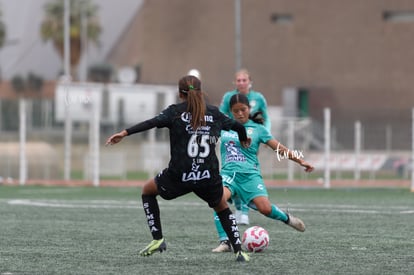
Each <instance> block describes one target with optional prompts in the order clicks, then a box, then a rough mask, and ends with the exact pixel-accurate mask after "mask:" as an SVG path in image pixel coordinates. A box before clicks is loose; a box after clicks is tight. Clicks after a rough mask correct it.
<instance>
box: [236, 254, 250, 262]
mask: <svg viewBox="0 0 414 275" xmlns="http://www.w3.org/2000/svg"><path fill="white" fill-rule="evenodd" d="M236 261H238V262H248V261H250V256H249V254H247V253H246V252H243V251H239V252H237V253H236Z"/></svg>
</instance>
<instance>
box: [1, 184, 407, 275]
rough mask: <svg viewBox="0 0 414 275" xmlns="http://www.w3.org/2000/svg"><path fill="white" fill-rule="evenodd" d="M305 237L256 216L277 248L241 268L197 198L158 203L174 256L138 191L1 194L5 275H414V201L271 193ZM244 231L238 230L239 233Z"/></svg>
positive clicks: (366, 193)
mask: <svg viewBox="0 0 414 275" xmlns="http://www.w3.org/2000/svg"><path fill="white" fill-rule="evenodd" d="M269 196H270V199H271V201H272V202H275V203H276V204H278V205H279V206H280V207H281V208H282V209H286V208H289V209H290V211H291V213H292V214H294V215H296V216H298V217H301V218H302V219H303V220H304V221H305V223H306V226H307V231H306V232H305V233H299V232H296V231H294V230H293V229H291V228H290V227H288V226H286V225H284V224H283V223H281V222H276V221H273V220H270V219H268V218H265V217H263V216H261V215H260V214H258V213H256V212H251V214H250V222H251V225H260V226H263V227H264V228H266V229H267V230H268V232H269V234H270V246H269V248H268V249H267V250H266V251H265V252H262V253H256V254H253V255H251V261H250V262H249V263H237V262H235V258H234V255H233V253H223V254H214V253H212V252H211V249H212V248H214V247H215V246H216V245H217V237H216V233H215V229H214V223H213V219H212V211H211V210H210V209H209V208H208V207H207V205H206V204H205V203H204V202H202V201H201V200H199V199H198V198H196V197H195V196H194V195H187V196H184V197H182V198H179V199H176V200H173V201H165V200H162V199H160V200H159V201H160V209H161V215H162V216H161V217H162V223H163V230H164V235H165V237H166V240H167V246H168V247H167V251H166V252H165V253H157V254H155V255H153V256H151V257H147V258H144V257H140V256H139V255H138V251H139V250H140V249H141V248H142V247H144V246H145V245H146V244H147V243H148V242H149V241H150V240H151V237H150V233H149V230H148V228H147V225H146V222H145V216H144V213H143V210H142V207H141V203H140V190H139V189H138V188H102V187H99V188H93V187H89V188H88V187H82V188H81V187H36V186H27V187H19V186H17V187H10V186H0V218H1V221H0V274H1V275H5V274H8V275H10V274H262V275H264V274H414V233H413V232H414V193H411V192H409V190H402V189H333V190H323V189H270V190H269ZM246 228H247V227H246V226H240V227H239V229H240V231H241V232H242V231H243V230H244V229H246Z"/></svg>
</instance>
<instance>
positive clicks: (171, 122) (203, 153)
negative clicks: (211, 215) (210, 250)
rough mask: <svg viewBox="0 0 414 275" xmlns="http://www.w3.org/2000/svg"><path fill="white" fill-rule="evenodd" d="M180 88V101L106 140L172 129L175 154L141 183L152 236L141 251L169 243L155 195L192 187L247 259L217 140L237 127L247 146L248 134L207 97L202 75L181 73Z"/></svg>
mask: <svg viewBox="0 0 414 275" xmlns="http://www.w3.org/2000/svg"><path fill="white" fill-rule="evenodd" d="M178 94H179V97H180V99H181V100H182V102H181V103H178V104H172V105H170V106H169V107H168V108H166V109H165V110H163V111H162V112H161V113H160V114H159V115H157V116H155V117H153V118H151V119H148V120H146V121H143V122H140V123H138V124H136V125H134V126H132V127H130V128H128V129H125V130H123V131H121V132H118V133H115V134H113V135H112V136H110V137H109V138H108V139H107V141H106V144H107V145H113V144H117V143H119V142H121V141H122V139H123V138H125V137H127V136H130V135H132V134H135V133H139V132H143V131H146V130H149V129H152V128H154V127H157V128H168V129H169V135H170V155H171V159H170V162H169V164H168V167H167V168H165V169H164V170H163V171H161V172H160V173H159V174H158V175H157V176H156V177H155V178H152V179H150V180H148V181H147V182H146V183H145V185H144V186H143V188H142V194H141V198H142V204H143V208H144V212H145V215H146V218H147V224H148V227H149V229H150V232H151V235H152V238H153V240H152V241H151V242H150V243H149V244H148V245H147V246H146V247H145V248H144V249H142V250H141V251H140V253H139V254H140V255H141V256H150V255H152V254H154V253H155V252H157V251H160V252H162V251H164V250H166V248H167V244H166V241H165V238H164V236H163V232H162V227H161V217H160V209H159V206H158V201H157V196H158V195H160V196H161V197H162V198H163V199H165V200H172V199H175V198H177V197H180V196H182V195H185V194H188V193H190V192H193V193H195V194H196V195H197V196H198V197H200V198H201V199H202V200H204V201H205V202H207V203H208V205H209V206H210V207H211V208H213V209H214V211H216V212H217V215H218V216H219V220H220V222H221V223H222V226H223V228H224V230H225V231H226V234H227V235H228V237H229V239H230V240H231V244H232V246H233V250H234V252H235V254H236V261H238V262H247V261H249V255H248V254H247V253H245V252H243V251H242V249H241V241H240V233H239V229H238V227H237V223H236V220H235V217H234V215H233V213H232V212H231V210H230V209H229V207H228V204H227V200H226V199H225V198H224V196H223V192H224V188H223V183H222V178H221V176H220V173H219V162H218V159H217V156H216V153H215V144H216V142H217V140H218V138H219V136H220V133H221V131H222V130H234V131H236V132H237V133H238V136H240V143H241V144H243V146H245V147H248V146H249V143H250V139H249V138H248V137H247V135H246V130H245V128H244V127H243V125H242V124H240V123H239V122H237V121H235V120H233V119H231V118H229V117H227V116H225V115H224V114H223V113H221V112H220V111H219V110H218V108H217V107H215V106H212V105H208V104H206V103H205V98H204V93H203V92H202V91H201V81H200V80H199V79H198V78H197V77H195V76H191V75H188V76H185V77H182V78H181V79H180V80H179V82H178ZM191 222H196V221H190V223H189V224H190V225H191Z"/></svg>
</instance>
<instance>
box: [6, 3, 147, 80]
mask: <svg viewBox="0 0 414 275" xmlns="http://www.w3.org/2000/svg"><path fill="white" fill-rule="evenodd" d="M50 1H52V0H36V1H33V0H18V1H16V0H0V9H1V13H2V17H1V20H2V21H3V22H4V23H5V25H6V42H5V45H4V46H3V48H1V49H0V70H1V71H0V73H1V78H2V79H3V80H7V79H11V78H12V77H13V76H15V75H23V76H24V75H26V74H27V73H29V72H33V73H35V74H36V75H39V76H41V77H43V78H44V79H45V80H53V79H56V78H57V76H58V74H59V72H61V71H62V68H63V62H62V60H61V58H60V57H59V55H58V54H57V52H56V50H55V49H54V48H53V45H52V43H51V42H50V41H49V42H44V41H43V40H42V38H41V36H40V25H41V22H42V20H43V18H44V6H45V4H46V3H48V2H50ZM92 1H93V2H94V3H95V4H96V5H98V6H99V9H98V15H99V18H100V22H101V25H102V28H103V31H102V34H101V37H100V41H101V44H102V46H101V47H100V48H97V47H96V46H93V45H90V46H89V48H88V56H87V57H83V59H82V60H81V64H80V67H81V68H87V67H88V66H89V65H92V64H98V63H103V62H104V61H105V57H106V56H107V54H108V52H109V50H110V49H111V48H112V47H113V45H114V43H115V42H116V41H117V40H118V38H119V36H120V35H121V34H122V32H123V29H124V28H125V27H126V26H127V25H128V23H129V22H130V21H131V20H132V18H133V16H134V15H135V14H136V12H137V10H138V8H139V7H140V6H141V4H142V3H143V0H116V1H113V0H92ZM82 66H83V67H82ZM84 71H86V69H84Z"/></svg>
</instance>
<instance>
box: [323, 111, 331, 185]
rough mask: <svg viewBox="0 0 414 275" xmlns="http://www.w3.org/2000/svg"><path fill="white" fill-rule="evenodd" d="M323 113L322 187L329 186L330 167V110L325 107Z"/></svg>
mask: <svg viewBox="0 0 414 275" xmlns="http://www.w3.org/2000/svg"><path fill="white" fill-rule="evenodd" d="M323 114H324V126H325V127H324V130H325V131H324V134H325V138H324V142H325V173H324V175H325V176H324V187H325V188H330V187H331V182H330V181H331V167H330V158H331V154H330V153H331V151H330V150H331V110H330V109H329V108H325V109H324V110H323Z"/></svg>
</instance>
